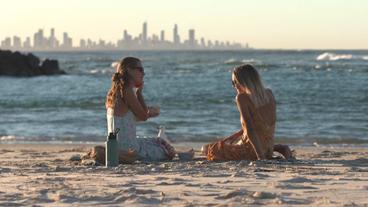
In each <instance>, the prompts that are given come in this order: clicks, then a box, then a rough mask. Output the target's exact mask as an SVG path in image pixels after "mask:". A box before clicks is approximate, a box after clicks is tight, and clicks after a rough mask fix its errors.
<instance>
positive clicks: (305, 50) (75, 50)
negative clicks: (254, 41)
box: [4, 48, 368, 52]
mask: <svg viewBox="0 0 368 207" xmlns="http://www.w3.org/2000/svg"><path fill="white" fill-rule="evenodd" d="M4 50H7V49H4ZM11 51H19V52H243V51H244V52H247V51H285V52H288V51H295V52H298V51H302V52H308V51H310V52H313V51H322V52H323V51H340V52H344V51H355V52H360V51H361V52H368V48H367V49H282V48H279V49H267V48H248V49H229V50H222V49H146V50H142V49H137V50H134V49H129V50H122V49H118V50H85V49H72V50H70V49H68V50H52V49H50V50H47V49H45V50H14V49H12V50H11Z"/></svg>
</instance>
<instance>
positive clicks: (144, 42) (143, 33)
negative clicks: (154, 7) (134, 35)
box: [142, 22, 147, 45]
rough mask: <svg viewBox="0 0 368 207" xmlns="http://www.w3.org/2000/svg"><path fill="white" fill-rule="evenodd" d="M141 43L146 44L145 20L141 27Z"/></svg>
mask: <svg viewBox="0 0 368 207" xmlns="http://www.w3.org/2000/svg"><path fill="white" fill-rule="evenodd" d="M142 43H143V45H146V44H147V22H144V23H143V28H142Z"/></svg>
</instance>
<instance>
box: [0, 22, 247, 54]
mask: <svg viewBox="0 0 368 207" xmlns="http://www.w3.org/2000/svg"><path fill="white" fill-rule="evenodd" d="M165 34H166V32H165V30H161V31H160V34H154V33H153V34H151V35H150V34H149V32H148V23H147V22H143V24H142V31H141V33H139V34H138V35H137V36H133V35H131V34H129V32H128V30H127V29H125V30H124V32H123V35H122V38H121V39H118V40H116V41H105V40H104V39H103V38H99V39H98V40H97V41H96V40H92V39H90V38H81V39H80V40H79V44H76V42H75V41H73V38H72V37H71V36H69V34H68V33H67V32H63V35H62V40H61V41H60V40H59V39H58V38H57V37H56V32H55V28H51V29H50V35H49V36H48V37H47V36H46V34H45V32H44V29H38V31H37V32H36V33H34V34H33V36H32V37H30V36H27V37H25V38H24V37H23V39H25V40H24V41H22V38H21V37H19V36H16V35H14V36H12V37H6V38H5V39H4V40H1V42H0V48H1V49H13V50H186V49H188V50H195V49H198V50H201V49H203V50H211V49H215V50H226V49H231V50H240V49H250V47H249V44H248V43H247V42H246V43H244V44H242V43H237V42H230V41H219V40H207V39H205V37H200V38H196V31H195V29H189V30H188V35H187V39H184V38H181V37H182V36H181V35H180V33H179V29H178V25H177V24H174V26H173V29H172V34H171V36H172V38H166V37H167V36H166V35H165ZM170 39H171V41H170Z"/></svg>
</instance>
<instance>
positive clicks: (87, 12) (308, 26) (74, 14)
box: [0, 0, 368, 49]
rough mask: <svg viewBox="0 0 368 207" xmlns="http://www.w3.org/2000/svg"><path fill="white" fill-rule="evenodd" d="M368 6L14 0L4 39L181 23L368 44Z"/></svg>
mask: <svg viewBox="0 0 368 207" xmlns="http://www.w3.org/2000/svg"><path fill="white" fill-rule="evenodd" d="M366 8H368V1H365V0H351V1H345V0H323V1H320V0H308V1H307V0H297V1H295V0H279V1H267V0H266V1H257V0H226V1H224V0H218V1H213V0H186V1H171V0H156V1H150V0H136V1H120V0H109V1H104V2H103V1H99V0H78V1H75V0H64V1H52V2H50V1H47V0H35V1H27V0H12V1H4V2H2V11H1V12H0V25H1V26H2V28H3V29H2V30H0V39H1V40H3V39H4V38H5V37H9V36H13V35H14V34H16V35H17V36H20V37H22V38H23V39H24V37H26V36H30V35H31V32H33V31H36V29H38V28H44V29H47V30H49V28H56V29H57V30H58V31H67V32H68V33H69V34H70V36H72V37H73V40H74V41H78V42H79V39H81V38H86V37H89V38H90V39H94V40H98V38H103V39H104V40H105V41H107V42H109V41H116V40H117V39H120V38H121V32H122V31H123V30H124V28H128V29H129V33H131V34H134V36H135V35H136V34H138V33H140V32H141V30H142V28H141V23H142V22H145V21H148V22H149V33H155V34H158V35H159V34H160V31H161V30H165V31H166V36H167V38H168V35H167V34H168V32H169V33H171V31H172V27H173V24H174V23H176V24H177V25H180V33H182V32H183V33H182V34H184V32H185V36H187V30H188V29H191V28H193V29H196V36H198V37H202V36H203V37H206V38H207V39H212V40H219V41H226V40H229V41H235V42H241V43H244V42H249V43H251V45H252V47H254V48H257V49H367V48H368V15H366V13H367V12H366ZM183 29H185V30H183ZM59 34H60V33H59ZM170 36H171V35H170ZM57 38H58V39H62V37H61V36H57Z"/></svg>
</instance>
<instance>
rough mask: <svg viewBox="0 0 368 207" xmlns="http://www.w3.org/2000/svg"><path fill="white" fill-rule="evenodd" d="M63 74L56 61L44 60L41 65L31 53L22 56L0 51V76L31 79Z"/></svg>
mask: <svg viewBox="0 0 368 207" xmlns="http://www.w3.org/2000/svg"><path fill="white" fill-rule="evenodd" d="M59 74H65V71H63V70H60V68H59V63H58V61H57V60H49V59H46V60H44V61H43V62H42V63H41V61H40V59H39V58H38V57H36V56H35V55H33V54H32V53H28V54H22V53H20V52H11V51H9V50H0V76H2V75H3V76H20V77H32V76H39V75H59Z"/></svg>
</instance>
